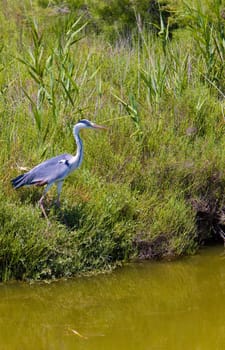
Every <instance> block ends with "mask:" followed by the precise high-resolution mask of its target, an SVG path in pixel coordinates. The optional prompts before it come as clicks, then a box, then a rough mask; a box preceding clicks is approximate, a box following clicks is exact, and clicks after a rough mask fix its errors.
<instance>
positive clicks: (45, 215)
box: [39, 183, 53, 220]
mask: <svg viewBox="0 0 225 350" xmlns="http://www.w3.org/2000/svg"><path fill="white" fill-rule="evenodd" d="M52 185H53V184H52V183H49V184H48V185H47V186H46V187H45V189H44V192H43V194H42V196H41V199H40V200H39V205H40V208H41V211H42V213H43V215H44V217H45V219H47V220H48V217H47V214H46V212H45V208H44V205H43V200H44V198H45V195H46V193H47V192H48V190H49V189H50V188H51V187H52Z"/></svg>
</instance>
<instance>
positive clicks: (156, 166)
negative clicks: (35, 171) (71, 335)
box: [0, 0, 225, 280]
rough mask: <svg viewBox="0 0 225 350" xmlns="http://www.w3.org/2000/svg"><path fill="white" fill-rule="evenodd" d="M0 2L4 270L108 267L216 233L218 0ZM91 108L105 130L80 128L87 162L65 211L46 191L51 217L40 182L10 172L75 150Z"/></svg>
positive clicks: (224, 91) (220, 109)
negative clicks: (23, 185)
mask: <svg viewBox="0 0 225 350" xmlns="http://www.w3.org/2000/svg"><path fill="white" fill-rule="evenodd" d="M2 4H3V5H4V6H2V7H1V9H0V28H1V38H0V147H1V154H0V162H1V182H0V190H1V192H0V225H1V230H0V279H1V280H8V279H13V278H16V279H28V278H33V279H40V278H57V277H61V276H71V275H74V274H77V273H85V272H89V273H90V272H93V271H99V270H110V269H112V268H114V267H115V266H116V265H118V264H120V263H121V262H123V261H127V260H129V259H131V258H134V257H136V258H149V259H153V258H154V259H155V258H173V257H176V256H180V255H183V254H192V253H194V252H195V251H196V250H197V249H198V248H199V246H200V245H201V244H203V243H204V242H207V241H209V240H217V239H220V235H219V232H222V231H223V228H224V226H225V221H224V218H225V209H224V187H225V186H224V185H225V173H224V170H225V162H224V160H225V159H224V158H225V152H224V148H225V137H224V131H225V125H224V97H225V65H224V57H225V44H224V43H225V25H224V23H225V19H224V18H225V9H224V7H223V6H222V1H220V0H216V1H210V0H205V1H201V2H200V1H197V0H196V1H194V0H193V1H191V2H189V5H188V4H186V3H183V2H182V1H175V0H168V1H164V2H163V3H162V2H159V3H158V2H156V1H143V3H142V5H141V6H138V5H137V4H136V2H133V3H132V4H133V5H132V6H131V2H130V1H123V2H120V1H116V0H115V1H112V2H110V3H109V5H107V6H106V5H105V2H104V1H97V2H96V3H94V4H93V2H91V1H90V2H89V1H86V2H84V1H79V2H77V1H73V0H70V1H68V2H67V3H66V4H65V3H62V2H60V1H45V0H39V1H35V0H33V1H23V2H20V3H19V2H17V1H13V0H7V1H2ZM78 4H79V6H78ZM121 4H123V6H125V7H123V6H122V5H121ZM150 5H151V6H150ZM125 14H126V16H125ZM146 14H147V15H146ZM82 118H88V119H90V120H93V121H96V122H99V123H100V124H104V125H107V126H108V127H109V131H108V132H107V133H105V134H104V135H102V134H101V135H100V134H90V133H88V132H87V133H83V135H82V137H83V139H84V146H85V159H84V163H83V164H82V168H81V169H79V170H78V171H77V172H75V173H74V174H73V175H71V176H70V177H69V178H68V179H67V181H65V184H64V187H63V192H62V197H61V201H62V210H61V212H59V211H58V210H57V209H56V208H55V206H54V205H52V204H51V203H52V201H53V199H54V195H55V192H54V191H52V192H51V193H50V195H49V196H48V200H47V201H48V202H47V203H46V204H47V207H48V208H49V209H48V217H49V219H50V221H51V226H49V227H48V226H47V225H46V222H45V219H44V218H43V217H42V216H41V213H40V209H39V207H38V204H37V202H38V199H39V198H40V196H41V190H40V189H38V188H35V189H31V188H29V189H25V190H21V191H14V190H13V189H12V187H11V184H10V179H11V178H13V177H15V176H17V175H19V173H21V171H23V169H24V171H25V169H26V170H27V169H29V168H32V167H33V166H35V165H36V164H38V163H40V162H41V161H43V160H45V159H47V158H50V157H53V156H55V155H57V154H61V153H64V152H68V153H75V145H74V140H73V136H72V126H73V125H74V123H75V122H77V121H78V120H79V119H82Z"/></svg>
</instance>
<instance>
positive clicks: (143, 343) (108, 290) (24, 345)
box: [0, 247, 225, 350]
mask: <svg viewBox="0 0 225 350" xmlns="http://www.w3.org/2000/svg"><path fill="white" fill-rule="evenodd" d="M224 284H225V258H224V254H223V247H216V248H210V249H207V250H205V251H203V252H202V253H201V254H199V255H197V256H194V257H191V258H190V257H189V258H185V259H183V260H180V261H176V262H170V263H165V262H162V263H150V264H149V263H142V264H133V265H129V266H128V267H126V268H123V269H120V270H117V271H116V272H115V273H113V274H111V275H100V276H97V277H91V278H77V279H75V280H73V281H66V282H60V283H59V282H57V283H52V284H50V285H44V284H43V285H26V284H9V285H1V286H0V329H1V332H0V344H1V349H3V350H4V349H5V350H8V349H9V350H12V349H13V350H14V349H18V350H19V349H24V350H26V349H34V350H35V349H38V350H40V349H54V350H57V349H66V350H67V349H68V350H70V349H82V350H83V349H85V350H89V349H90V350H101V349H102V350H103V349H104V350H108V349H109V350H111V349H113V350H114V349H118V350H120V349H121V350H127V349H129V350H133V349H135V350H139V349H140V350H142V349H143V350H150V349H166V350H170V349H174V350H176V349H181V348H182V349H196V350H197V349H198V350H201V349H204V350H207V349H210V350H211V349H223V348H224V346H225V322H224V319H225V307H224V303H223V300H224V297H225V288H224V287H225V286H224ZM76 332H78V334H77V333H76ZM79 335H81V336H79Z"/></svg>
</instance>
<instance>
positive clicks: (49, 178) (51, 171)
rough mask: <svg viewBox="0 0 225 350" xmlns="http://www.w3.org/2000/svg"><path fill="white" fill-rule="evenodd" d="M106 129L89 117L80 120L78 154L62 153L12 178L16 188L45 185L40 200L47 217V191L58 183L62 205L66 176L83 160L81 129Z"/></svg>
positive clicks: (58, 192) (76, 130) (77, 125)
mask: <svg viewBox="0 0 225 350" xmlns="http://www.w3.org/2000/svg"><path fill="white" fill-rule="evenodd" d="M85 128H86V129H106V127H105V126H102V125H98V124H95V123H93V122H91V121H89V120H87V119H82V120H80V121H79V122H78V123H77V124H75V125H74V127H73V136H74V138H75V142H76V144H77V152H76V155H75V156H73V155H71V154H67V153H65V154H61V155H59V156H56V157H53V158H50V159H47V160H46V161H44V162H42V163H40V164H39V165H37V166H35V167H34V168H33V169H31V170H30V171H28V172H26V173H25V174H22V175H19V176H17V177H16V178H15V179H12V180H11V182H12V185H13V187H14V188H15V189H17V188H20V187H22V186H26V185H36V186H44V185H46V187H45V189H44V192H43V194H42V196H41V199H40V200H39V205H40V207H41V210H42V213H43V214H44V216H45V218H46V219H47V214H46V212H45V209H44V206H43V200H44V198H45V195H46V193H47V192H48V191H49V189H50V188H51V187H52V185H53V184H54V183H55V184H56V185H57V204H58V206H59V205H60V201H59V198H60V193H61V190H62V185H63V181H64V179H65V177H67V176H68V175H69V174H70V173H71V172H72V171H73V170H75V169H77V168H78V167H79V166H80V165H81V163H82V160H83V144H82V140H81V138H80V135H79V131H80V129H85Z"/></svg>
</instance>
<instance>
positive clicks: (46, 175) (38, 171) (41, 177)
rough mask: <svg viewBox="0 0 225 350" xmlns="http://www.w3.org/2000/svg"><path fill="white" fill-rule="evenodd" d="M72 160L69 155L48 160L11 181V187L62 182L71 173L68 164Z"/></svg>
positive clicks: (69, 164) (70, 167)
mask: <svg viewBox="0 0 225 350" xmlns="http://www.w3.org/2000/svg"><path fill="white" fill-rule="evenodd" d="M73 158H74V157H73V156H72V155H71V154H61V155H60V156H57V157H54V158H51V159H48V160H46V161H45V162H43V163H41V164H39V165H37V166H36V167H34V168H33V169H31V170H30V171H28V172H27V173H25V174H23V175H19V176H18V177H16V178H15V179H13V180H12V183H13V186H14V188H16V189H17V188H20V187H22V186H25V185H26V186H27V185H37V186H43V185H46V184H50V183H54V182H57V181H63V180H64V178H65V177H66V176H67V175H69V173H70V172H71V171H72V166H71V163H70V162H71V160H72V159H73Z"/></svg>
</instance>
